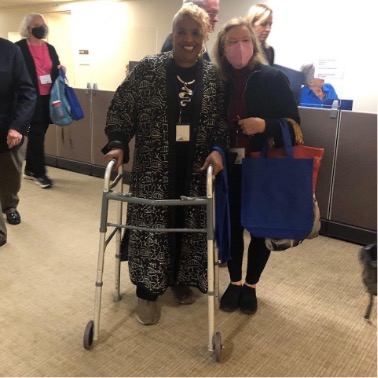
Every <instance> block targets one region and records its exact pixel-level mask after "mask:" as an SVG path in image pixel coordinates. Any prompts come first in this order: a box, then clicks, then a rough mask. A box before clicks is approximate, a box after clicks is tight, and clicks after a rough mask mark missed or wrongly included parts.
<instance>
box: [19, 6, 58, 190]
mask: <svg viewBox="0 0 378 378" xmlns="http://www.w3.org/2000/svg"><path fill="white" fill-rule="evenodd" d="M20 34H21V36H22V37H24V38H23V39H21V40H20V41H18V42H16V44H17V45H18V46H19V47H20V48H21V51H22V54H23V56H24V59H25V62H26V66H27V68H28V71H29V74H30V77H31V79H32V82H33V84H34V87H35V89H36V91H37V106H36V108H35V112H34V115H33V119H32V121H31V126H30V131H29V134H28V143H27V149H26V164H25V170H24V178H26V179H30V180H34V181H35V182H36V183H37V184H38V185H39V186H40V187H41V188H44V189H45V188H50V187H51V186H52V185H53V182H52V180H51V179H50V178H49V177H48V176H47V174H46V167H45V151H44V150H45V147H44V146H45V134H46V132H47V129H48V127H49V124H50V123H52V122H51V120H50V116H49V102H50V90H51V87H52V84H53V83H54V81H55V79H56V78H57V77H58V75H59V68H62V69H63V70H64V71H65V68H64V67H63V66H61V65H60V62H59V57H58V54H57V52H56V50H55V48H54V46H52V45H50V44H49V43H47V42H45V41H43V39H44V38H46V37H47V35H48V27H47V25H46V22H45V19H44V17H43V15H41V14H39V13H29V14H28V15H26V16H25V17H24V19H23V20H22V22H21V25H20Z"/></svg>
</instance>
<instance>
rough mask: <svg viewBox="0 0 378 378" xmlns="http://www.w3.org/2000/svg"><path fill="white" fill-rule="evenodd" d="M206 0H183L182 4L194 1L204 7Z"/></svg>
mask: <svg viewBox="0 0 378 378" xmlns="http://www.w3.org/2000/svg"><path fill="white" fill-rule="evenodd" d="M206 1H207V0H182V5H184V4H188V3H193V4H194V5H197V6H199V7H201V8H204V7H205V3H206Z"/></svg>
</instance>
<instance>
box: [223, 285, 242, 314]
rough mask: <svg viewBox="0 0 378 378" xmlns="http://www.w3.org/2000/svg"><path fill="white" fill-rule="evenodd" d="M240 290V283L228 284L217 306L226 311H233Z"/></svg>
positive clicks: (237, 301)
mask: <svg viewBox="0 0 378 378" xmlns="http://www.w3.org/2000/svg"><path fill="white" fill-rule="evenodd" d="M241 291H242V286H241V285H233V284H231V283H230V284H229V285H228V288H227V290H226V291H225V292H224V294H223V295H222V298H221V300H220V306H219V308H220V309H221V310H223V311H226V312H233V311H235V310H237V309H238V307H239V299H240V295H241Z"/></svg>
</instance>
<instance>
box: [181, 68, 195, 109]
mask: <svg viewBox="0 0 378 378" xmlns="http://www.w3.org/2000/svg"><path fill="white" fill-rule="evenodd" d="M176 77H177V80H178V81H179V82H180V83H181V84H183V85H184V86H183V87H181V92H179V98H180V105H181V106H186V104H187V103H188V102H190V101H191V100H192V96H193V90H192V89H190V88H188V85H192V84H194V83H195V81H196V80H195V79H193V80H192V81H184V80H182V79H181V77H180V76H179V75H176Z"/></svg>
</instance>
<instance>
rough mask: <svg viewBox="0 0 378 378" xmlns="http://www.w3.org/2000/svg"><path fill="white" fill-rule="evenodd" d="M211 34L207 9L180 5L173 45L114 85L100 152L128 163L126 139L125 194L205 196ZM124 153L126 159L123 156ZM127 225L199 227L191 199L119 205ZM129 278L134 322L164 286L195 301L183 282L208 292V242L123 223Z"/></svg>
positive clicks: (212, 86)
mask: <svg viewBox="0 0 378 378" xmlns="http://www.w3.org/2000/svg"><path fill="white" fill-rule="evenodd" d="M209 31H210V25H209V16H208V14H207V13H206V12H205V11H204V10H203V9H202V8H200V7H198V6H196V5H194V4H184V5H183V6H182V8H181V9H180V10H179V11H178V12H177V13H176V15H175V16H174V18H173V22H172V41H173V49H172V51H170V52H165V53H160V54H157V55H151V56H147V57H145V58H144V59H142V60H141V61H140V62H139V63H138V65H137V66H136V67H135V68H134V69H133V70H132V71H131V72H130V74H129V75H128V76H127V78H126V79H125V80H124V81H123V82H122V84H121V85H120V86H119V87H118V89H117V90H116V92H115V94H114V97H113V99H112V101H111V104H110V107H109V109H108V113H107V118H106V126H105V133H106V135H107V137H108V144H107V146H105V148H104V149H103V152H105V153H106V160H107V161H110V160H112V159H116V164H115V168H116V169H117V168H118V167H119V166H120V165H121V164H122V163H123V162H126V161H127V160H128V143H129V142H130V140H131V139H132V138H133V137H134V136H135V151H134V162H133V167H132V172H131V182H130V193H132V194H133V196H135V197H139V198H148V199H155V200H156V199H178V198H180V196H181V195H184V196H188V197H198V196H204V195H205V193H206V170H207V167H208V166H209V164H212V165H213V169H214V171H213V172H214V174H217V173H218V172H220V171H221V170H222V169H223V161H222V157H221V154H220V153H219V152H218V151H216V150H215V149H217V148H220V149H221V150H223V151H224V150H225V149H226V148H227V142H228V138H227V125H226V122H225V120H224V118H223V86H222V84H221V82H220V80H219V79H218V77H217V75H216V73H215V69H214V66H213V65H212V64H211V63H210V62H208V61H206V60H205V59H203V58H202V55H201V51H202V48H203V44H204V43H205V41H206V40H207V38H208V34H209ZM125 157H126V158H125ZM127 224H130V225H132V226H140V227H142V226H144V227H150V228H156V227H167V228H182V227H184V228H206V216H205V212H204V209H203V208H202V209H201V208H200V207H199V206H193V207H192V206H179V207H177V206H176V207H173V206H169V207H156V206H151V205H145V204H131V203H129V204H128V206H127ZM128 231H129V232H125V234H124V236H123V240H122V249H123V251H122V252H124V248H125V249H126V250H127V251H126V254H127V256H128V263H129V273H130V278H131V281H132V282H133V284H134V285H136V296H137V298H138V304H137V310H136V312H137V320H138V321H139V322H140V323H142V324H145V325H149V324H154V323H156V322H157V321H158V319H159V312H158V307H157V304H156V300H157V299H158V297H159V295H162V294H163V293H164V292H165V291H166V289H167V288H168V287H169V286H171V287H172V290H173V294H174V297H175V299H176V300H177V302H178V303H180V304H191V303H193V302H194V300H195V297H194V293H193V291H192V290H191V288H190V286H192V287H197V288H198V289H199V290H200V291H202V292H206V291H207V242H206V235H205V234H201V233H196V234H195V236H193V233H180V232H177V233H173V232H168V233H156V232H149V231H141V230H128Z"/></svg>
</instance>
